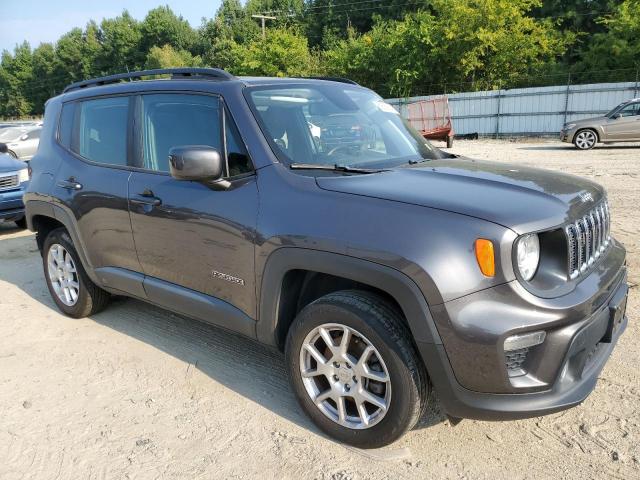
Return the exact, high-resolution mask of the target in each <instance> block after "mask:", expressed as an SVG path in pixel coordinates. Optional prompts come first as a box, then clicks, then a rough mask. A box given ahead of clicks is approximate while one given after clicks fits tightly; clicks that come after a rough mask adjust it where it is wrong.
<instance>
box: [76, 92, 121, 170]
mask: <svg viewBox="0 0 640 480" xmlns="http://www.w3.org/2000/svg"><path fill="white" fill-rule="evenodd" d="M76 110H77V112H76V115H75V120H74V123H75V125H74V126H75V128H74V130H73V134H72V139H71V150H72V151H74V152H75V153H77V154H78V155H80V156H82V157H84V158H86V159H88V160H91V161H94V162H98V163H104V164H109V165H127V119H128V116H129V98H128V97H111V98H99V99H93V100H85V101H82V102H79V104H78V105H77V107H76ZM63 113H64V112H63Z"/></svg>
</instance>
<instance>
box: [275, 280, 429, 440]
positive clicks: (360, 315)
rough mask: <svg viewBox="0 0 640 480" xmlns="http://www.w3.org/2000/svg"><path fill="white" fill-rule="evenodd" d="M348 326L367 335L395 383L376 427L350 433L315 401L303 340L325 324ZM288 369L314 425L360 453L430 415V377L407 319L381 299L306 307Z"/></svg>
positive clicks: (294, 330)
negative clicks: (305, 373)
mask: <svg viewBox="0 0 640 480" xmlns="http://www.w3.org/2000/svg"><path fill="white" fill-rule="evenodd" d="M328 322H331V323H336V324H341V325H345V326H347V327H350V328H352V329H355V330H357V331H358V332H359V333H361V334H363V335H364V336H365V337H366V338H367V339H368V340H369V341H370V342H371V344H372V345H373V346H374V347H375V348H376V349H377V350H378V351H379V352H380V354H381V356H382V359H383V361H384V363H385V364H386V367H387V370H388V373H389V378H390V382H391V392H392V394H391V399H390V403H389V407H388V409H387V411H386V413H385V415H384V417H383V418H382V419H381V420H380V421H379V422H378V423H376V424H374V425H372V426H371V427H368V428H364V429H358V430H356V429H351V428H348V427H345V426H342V425H340V424H338V423H336V422H335V421H333V420H331V419H330V418H328V417H327V416H326V415H325V414H324V413H322V411H321V410H320V409H319V408H318V407H317V406H316V405H315V404H314V402H313V401H312V400H311V398H310V396H309V394H308V393H307V390H306V389H305V386H304V383H303V380H302V375H301V373H300V350H301V348H302V345H303V342H304V339H305V338H306V337H307V335H308V334H309V332H311V331H312V330H313V329H315V328H316V327H318V326H320V325H323V324H325V323H328ZM285 355H286V362H287V368H288V372H289V378H290V381H291V384H292V386H293V390H294V392H295V394H296V397H297V398H298V401H299V403H300V405H301V406H302V408H303V409H304V410H305V411H306V413H307V414H308V415H309V417H311V420H313V422H314V423H315V424H316V425H317V426H318V427H319V428H320V429H321V430H322V431H324V432H325V433H327V434H328V435H329V436H331V437H333V438H335V439H337V440H338V441H341V442H344V443H347V444H350V445H353V446H356V447H359V448H378V447H382V446H385V445H388V444H390V443H392V442H394V441H395V440H397V439H398V438H400V437H401V436H402V435H403V434H404V433H405V432H407V431H408V430H409V429H411V428H412V427H413V426H414V425H415V424H416V422H417V421H418V420H419V418H420V416H421V415H422V413H423V412H424V410H425V409H426V402H427V396H428V380H427V375H426V372H425V369H424V366H423V365H422V362H421V361H420V359H419V357H418V354H417V352H416V348H415V346H414V345H413V342H412V340H411V333H410V331H409V329H408V327H407V326H406V324H405V323H404V322H403V318H402V314H401V313H400V312H398V311H397V309H396V308H394V306H393V305H392V304H390V303H389V302H387V301H386V300H384V299H383V298H381V297H380V296H378V295H375V294H372V293H369V292H364V291H359V290H343V291H339V292H335V293H331V294H328V295H325V296H324V297H321V298H319V299H318V300H316V301H314V302H312V303H311V304H309V305H307V306H306V307H305V308H304V309H302V311H301V312H300V313H299V314H298V316H297V317H296V319H295V321H294V323H293V325H292V326H291V328H290V330H289V332H288V335H287V342H286V348H285Z"/></svg>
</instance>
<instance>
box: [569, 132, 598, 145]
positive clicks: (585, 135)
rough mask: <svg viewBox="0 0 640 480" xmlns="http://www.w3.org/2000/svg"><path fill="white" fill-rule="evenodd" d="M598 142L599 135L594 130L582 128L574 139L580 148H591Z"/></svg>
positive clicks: (574, 142)
mask: <svg viewBox="0 0 640 480" xmlns="http://www.w3.org/2000/svg"><path fill="white" fill-rule="evenodd" d="M596 143H598V135H596V132H594V131H593V130H580V131H579V132H578V133H576V136H575V137H574V139H573V144H574V145H575V146H576V148H578V149H580V150H590V149H592V148H593V147H595V146H596Z"/></svg>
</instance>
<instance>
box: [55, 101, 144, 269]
mask: <svg viewBox="0 0 640 480" xmlns="http://www.w3.org/2000/svg"><path fill="white" fill-rule="evenodd" d="M130 101H131V100H130V97H128V96H112V97H99V98H91V99H87V100H82V101H77V102H70V103H66V104H64V105H63V108H62V114H61V116H60V128H59V131H58V141H59V144H60V145H61V146H62V147H64V149H65V151H64V152H63V153H62V154H63V155H64V157H65V158H64V161H63V162H61V165H60V169H59V170H58V173H57V175H56V182H55V186H54V195H55V196H56V197H57V198H58V199H59V200H60V201H61V206H62V207H63V208H65V209H66V210H67V211H68V212H69V214H70V217H71V218H72V219H73V220H74V221H75V223H76V231H77V232H78V234H79V237H80V242H81V243H82V245H81V247H82V248H83V250H84V251H85V253H86V255H87V259H88V260H89V262H90V263H91V265H90V266H92V267H93V268H99V267H118V268H124V269H127V270H133V271H140V264H139V262H138V259H137V256H136V251H135V248H134V244H133V234H132V232H131V222H130V220H129V211H128V205H127V187H128V180H129V174H130V171H129V169H128V166H127V164H128V153H127V152H128V148H127V142H128V135H129V123H130V121H129V103H130Z"/></svg>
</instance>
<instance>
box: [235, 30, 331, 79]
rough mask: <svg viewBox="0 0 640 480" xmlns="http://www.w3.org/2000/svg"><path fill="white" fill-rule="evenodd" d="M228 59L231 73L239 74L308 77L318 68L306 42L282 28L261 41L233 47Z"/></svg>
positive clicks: (294, 33)
mask: <svg viewBox="0 0 640 480" xmlns="http://www.w3.org/2000/svg"><path fill="white" fill-rule="evenodd" d="M232 57H233V58H234V63H233V66H232V67H233V68H232V69H233V73H235V74H239V75H265V76H272V77H286V76H290V77H297V76H307V75H311V74H313V73H315V72H316V71H317V70H318V68H319V65H318V61H317V58H315V57H314V55H313V54H312V53H311V52H310V51H309V46H308V44H307V39H306V38H305V37H304V36H302V35H300V34H298V33H296V32H295V31H293V30H290V29H285V28H273V29H268V30H267V36H266V38H265V39H264V40H262V39H261V38H260V39H259V40H254V41H252V42H250V43H249V44H244V45H240V44H237V43H236V44H234V45H233V50H232Z"/></svg>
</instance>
